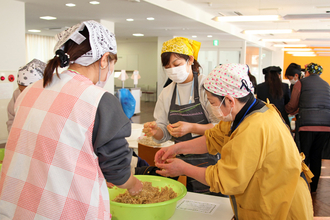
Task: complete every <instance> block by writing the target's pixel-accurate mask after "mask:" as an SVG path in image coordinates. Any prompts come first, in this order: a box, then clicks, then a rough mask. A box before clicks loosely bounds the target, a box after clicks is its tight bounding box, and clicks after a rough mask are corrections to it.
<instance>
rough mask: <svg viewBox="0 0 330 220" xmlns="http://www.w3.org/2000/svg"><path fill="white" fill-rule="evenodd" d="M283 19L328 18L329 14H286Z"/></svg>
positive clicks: (329, 17)
mask: <svg viewBox="0 0 330 220" xmlns="http://www.w3.org/2000/svg"><path fill="white" fill-rule="evenodd" d="M283 19H284V20H304V19H330V14H288V15H285V16H284V17H283Z"/></svg>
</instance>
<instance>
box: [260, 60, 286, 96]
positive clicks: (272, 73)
mask: <svg viewBox="0 0 330 220" xmlns="http://www.w3.org/2000/svg"><path fill="white" fill-rule="evenodd" d="M281 72H282V69H281V68H280V67H278V66H271V67H268V68H266V71H265V72H263V73H264V74H265V82H266V84H267V85H268V88H269V93H270V95H271V96H272V97H273V98H274V99H280V98H282V97H283V90H282V81H281V79H280V76H281Z"/></svg>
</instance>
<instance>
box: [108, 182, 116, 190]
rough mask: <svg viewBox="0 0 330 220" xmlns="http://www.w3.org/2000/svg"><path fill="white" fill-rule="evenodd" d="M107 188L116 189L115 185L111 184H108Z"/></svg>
mask: <svg viewBox="0 0 330 220" xmlns="http://www.w3.org/2000/svg"><path fill="white" fill-rule="evenodd" d="M107 186H108V188H110V189H112V187H114V186H115V185H114V184H112V183H110V182H107Z"/></svg>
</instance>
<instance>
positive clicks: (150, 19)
mask: <svg viewBox="0 0 330 220" xmlns="http://www.w3.org/2000/svg"><path fill="white" fill-rule="evenodd" d="M147 20H148V21H153V20H155V18H153V17H149V18H147Z"/></svg>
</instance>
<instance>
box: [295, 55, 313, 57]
mask: <svg viewBox="0 0 330 220" xmlns="http://www.w3.org/2000/svg"><path fill="white" fill-rule="evenodd" d="M292 55H293V56H294V57H316V54H292Z"/></svg>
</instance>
